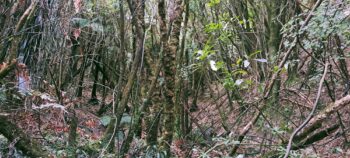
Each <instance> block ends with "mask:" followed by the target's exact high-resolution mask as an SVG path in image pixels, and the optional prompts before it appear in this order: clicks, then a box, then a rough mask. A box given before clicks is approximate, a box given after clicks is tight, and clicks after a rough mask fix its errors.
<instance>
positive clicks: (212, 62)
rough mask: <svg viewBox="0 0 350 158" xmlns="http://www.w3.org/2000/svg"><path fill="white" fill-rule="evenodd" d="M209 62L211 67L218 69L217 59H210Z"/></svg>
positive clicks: (214, 69)
mask: <svg viewBox="0 0 350 158" xmlns="http://www.w3.org/2000/svg"><path fill="white" fill-rule="evenodd" d="M209 63H210V68H211V69H212V70H213V71H218V68H217V67H216V62H215V61H213V60H210V61H209Z"/></svg>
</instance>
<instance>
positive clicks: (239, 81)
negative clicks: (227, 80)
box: [235, 79, 243, 86]
mask: <svg viewBox="0 0 350 158" xmlns="http://www.w3.org/2000/svg"><path fill="white" fill-rule="evenodd" d="M242 83H243V80H242V79H238V80H236V81H235V85H237V86H239V85H241V84H242Z"/></svg>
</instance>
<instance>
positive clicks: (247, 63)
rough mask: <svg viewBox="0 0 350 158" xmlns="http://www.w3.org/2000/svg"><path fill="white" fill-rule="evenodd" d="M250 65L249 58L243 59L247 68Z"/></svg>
mask: <svg viewBox="0 0 350 158" xmlns="http://www.w3.org/2000/svg"><path fill="white" fill-rule="evenodd" d="M249 65H250V62H249V61H248V60H244V61H243V66H244V67H245V68H247V67H248V66H249Z"/></svg>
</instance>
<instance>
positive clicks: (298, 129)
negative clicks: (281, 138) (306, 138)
mask: <svg viewBox="0 0 350 158" xmlns="http://www.w3.org/2000/svg"><path fill="white" fill-rule="evenodd" d="M328 65H329V64H328V63H326V64H325V66H324V67H325V68H324V72H323V76H322V78H321V81H320V84H319V86H318V92H317V96H316V100H315V102H314V105H313V108H312V110H311V112H310V114H309V116H308V117H307V118H306V120H305V121H304V122H303V123H302V124H301V125H300V126H299V127H298V128H297V129H296V130H295V131H294V132H293V133H292V135H291V136H290V138H289V142H288V146H287V149H286V154H285V155H284V158H287V157H288V155H289V153H290V150H291V148H292V143H293V138H294V136H295V135H296V134H297V133H298V132H299V131H300V130H301V129H303V128H304V127H305V126H306V124H307V123H309V121H310V120H311V118H312V116H313V115H314V113H315V111H316V108H317V103H318V100H319V99H320V96H321V91H322V85H323V82H324V79H325V78H326V75H327V70H328Z"/></svg>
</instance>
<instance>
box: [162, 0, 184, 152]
mask: <svg viewBox="0 0 350 158" xmlns="http://www.w3.org/2000/svg"><path fill="white" fill-rule="evenodd" d="M169 3H170V4H169V7H168V12H167V13H168V18H169V19H168V21H169V24H170V26H171V35H170V40H169V42H168V43H165V42H163V48H164V59H163V68H164V78H165V86H164V92H163V93H164V99H165V101H164V111H163V115H164V117H163V128H164V130H163V133H162V140H161V142H160V147H161V149H162V150H164V151H166V153H167V154H168V156H169V155H170V145H171V143H172V139H173V132H174V131H173V128H174V101H175V88H176V87H175V74H176V60H175V59H176V54H177V50H178V46H179V37H180V30H181V22H182V12H183V7H182V0H174V1H170V2H169ZM158 9H159V10H160V13H161V14H162V13H165V5H164V0H161V1H160V2H159V5H158ZM161 16H162V15H161ZM165 27H166V25H165V24H164V21H163V22H161V24H160V28H161V33H162V36H164V34H166V33H167V32H165V30H166V28H165ZM168 28H170V27H168ZM175 115H176V116H178V114H175Z"/></svg>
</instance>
